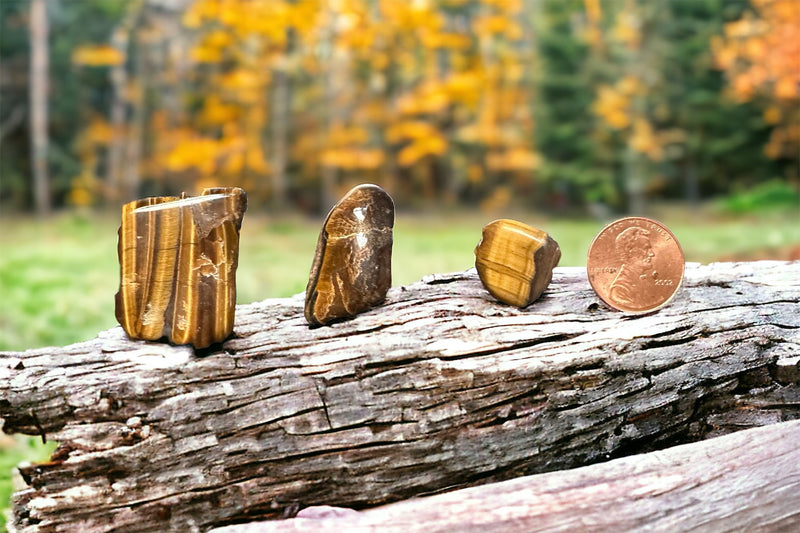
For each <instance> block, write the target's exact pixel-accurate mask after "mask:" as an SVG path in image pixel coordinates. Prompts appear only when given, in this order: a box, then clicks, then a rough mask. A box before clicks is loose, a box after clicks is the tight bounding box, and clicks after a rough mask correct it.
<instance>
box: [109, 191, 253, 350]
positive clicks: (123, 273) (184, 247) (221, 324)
mask: <svg viewBox="0 0 800 533" xmlns="http://www.w3.org/2000/svg"><path fill="white" fill-rule="evenodd" d="M246 209H247V195H246V194H245V192H244V191H243V190H242V189H239V188H214V189H205V190H204V191H203V192H202V194H201V195H200V196H195V197H187V196H186V195H185V194H183V195H181V196H180V197H175V196H164V197H156V198H144V199H141V200H135V201H133V202H130V203H128V204H125V205H124V206H123V207H122V223H121V225H120V228H119V245H118V254H119V264H120V287H119V292H118V293H117V295H116V315H117V321H118V322H119V323H120V325H121V326H122V327H123V329H124V330H125V332H126V333H127V334H128V336H129V337H130V338H133V339H144V340H158V339H161V338H166V339H167V340H168V341H169V342H171V343H173V344H191V345H192V346H194V347H195V348H206V347H208V346H210V345H211V344H214V343H217V342H222V341H223V340H225V339H226V338H227V337H228V336H229V335H230V334H231V333H232V332H233V318H234V308H235V304H236V266H237V264H238V260H239V229H240V228H241V226H242V218H243V217H244V212H245V210H246Z"/></svg>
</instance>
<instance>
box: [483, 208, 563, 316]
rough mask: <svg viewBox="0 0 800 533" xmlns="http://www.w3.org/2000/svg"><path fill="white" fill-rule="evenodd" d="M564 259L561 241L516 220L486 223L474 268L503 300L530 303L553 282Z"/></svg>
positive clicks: (494, 294) (491, 291) (485, 284)
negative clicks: (556, 270) (558, 266)
mask: <svg viewBox="0 0 800 533" xmlns="http://www.w3.org/2000/svg"><path fill="white" fill-rule="evenodd" d="M559 259H561V249H560V248H559V247H558V243H557V242H556V241H554V240H553V238H552V237H550V236H549V235H548V234H547V233H545V232H544V231H542V230H539V229H536V228H533V227H531V226H528V225H527V224H523V223H522V222H517V221H516V220H508V219H502V220H495V221H494V222H490V223H489V224H487V225H486V226H484V227H483V234H482V238H481V242H479V243H478V246H477V247H476V248H475V268H476V269H477V270H478V276H480V278H481V282H483V286H484V287H486V289H487V290H488V291H489V292H490V293H491V294H492V296H494V297H495V298H497V299H498V300H500V301H501V302H503V303H507V304H511V305H516V306H517V307H527V306H528V305H530V304H531V303H533V302H534V301H535V300H536V299H537V298H539V296H541V295H542V293H543V292H544V290H545V289H546V288H547V286H548V285H549V284H550V280H551V279H552V278H553V269H554V268H555V266H556V265H557V264H558V261H559Z"/></svg>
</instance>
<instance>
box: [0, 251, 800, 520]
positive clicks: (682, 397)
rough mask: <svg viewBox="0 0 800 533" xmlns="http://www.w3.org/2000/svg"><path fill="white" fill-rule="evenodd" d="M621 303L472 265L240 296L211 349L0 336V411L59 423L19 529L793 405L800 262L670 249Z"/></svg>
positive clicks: (341, 500)
mask: <svg viewBox="0 0 800 533" xmlns="http://www.w3.org/2000/svg"><path fill="white" fill-rule="evenodd" d="M684 283H685V285H684V287H683V288H682V289H681V291H680V292H679V294H678V295H677V297H676V299H675V300H674V301H673V302H672V303H671V304H670V305H669V306H668V307H666V308H664V309H661V310H660V311H658V312H657V313H655V314H651V315H646V316H636V317H631V316H625V315H622V314H621V313H618V312H613V311H610V310H608V309H606V308H605V307H603V306H602V304H601V303H600V302H599V300H598V299H597V298H596V296H595V295H594V293H593V292H592V291H591V289H590V288H589V284H588V281H587V279H586V274H585V270H584V269H580V268H557V269H556V270H555V272H554V275H553V282H552V284H551V285H550V287H549V289H548V290H547V291H546V292H545V294H544V295H543V297H542V298H541V299H540V300H538V301H537V302H536V303H535V304H534V305H532V306H530V307H529V308H527V309H524V310H520V309H517V308H514V307H510V306H506V305H502V304H499V303H497V302H496V301H494V300H493V298H492V297H491V296H489V294H488V293H487V292H486V291H485V290H484V289H483V288H482V286H481V284H480V282H479V280H478V278H477V275H476V274H475V272H474V271H473V270H470V271H467V272H465V273H458V274H446V275H434V276H430V277H427V278H426V279H423V280H422V281H421V282H418V283H415V284H412V285H409V286H405V287H398V288H395V289H392V290H391V291H390V292H389V295H388V297H387V301H386V304H385V305H384V306H382V307H379V308H376V309H373V310H372V311H369V312H367V313H365V314H363V315H359V316H358V317H356V318H355V319H353V320H350V321H347V322H342V323H339V324H336V325H334V326H331V327H323V328H309V327H308V325H307V324H306V322H305V320H304V318H303V299H302V297H301V296H298V297H294V298H291V299H279V300H265V301H263V302H258V303H253V304H250V305H244V306H240V307H238V309H237V317H236V324H235V327H234V335H235V338H232V339H230V340H228V341H227V342H225V343H224V344H223V345H222V346H221V347H219V348H218V349H210V350H206V351H203V352H198V353H195V352H193V351H192V350H191V349H190V348H186V347H174V346H168V345H163V344H156V343H149V342H145V341H130V340H128V339H127V338H126V337H125V336H124V334H123V333H122V330H121V329H120V328H114V329H111V330H109V331H106V332H104V333H102V334H100V335H99V336H98V337H97V338H96V339H94V340H91V341H88V342H84V343H80V344H75V345H71V346H67V347H64V348H49V349H41V350H31V351H28V352H23V353H0V417H2V418H3V419H5V431H7V432H25V433H29V434H41V435H42V436H43V438H44V437H45V435H46V437H47V438H49V439H53V440H57V441H59V442H60V443H61V445H60V447H59V448H58V449H57V450H56V452H55V454H54V455H53V457H52V460H51V461H50V462H48V463H46V464H43V465H32V466H27V467H22V468H21V469H20V470H21V473H22V474H23V477H24V478H25V480H26V482H27V483H28V485H29V488H27V489H25V490H22V491H20V492H19V493H17V494H16V495H15V497H14V526H15V527H16V528H17V530H18V531H37V532H44V531H109V530H118V531H123V530H125V531H154V530H164V529H171V530H180V531H187V530H206V529H209V528H211V527H214V526H220V525H225V524H230V523H236V522H244V521H248V520H254V519H257V518H275V517H281V516H284V514H291V513H292V512H294V511H295V510H296V509H298V508H300V507H305V506H311V505H320V504H327V505H337V506H345V507H355V508H365V507H369V506H373V505H378V504H382V503H386V502H391V501H396V500H400V499H404V498H408V497H411V496H414V495H421V494H425V493H432V492H440V491H444V490H447V489H451V488H460V487H466V486H471V485H477V484H482V483H488V482H492V481H498V480H503V479H508V478H513V477H518V476H521V475H528V474H535V473H541V472H548V471H553V470H558V469H564V468H572V467H577V466H582V465H586V464H589V463H594V462H599V461H603V460H606V459H610V458H615V457H619V456H624V455H629V454H632V453H639V452H646V451H650V450H655V449H660V448H665V447H668V446H672V445H675V444H679V443H683V442H690V441H696V440H702V439H704V438H706V437H709V436H716V435H722V434H725V433H728V432H730V431H733V430H735V429H743V428H747V427H754V426H760V425H766V424H771V423H777V422H781V421H785V420H790V419H793V418H798V417H800V371H799V370H798V360H800V303H798V301H800V262H793V263H786V262H759V263H727V264H714V265H709V266H700V265H688V267H687V270H686V277H685V282H684Z"/></svg>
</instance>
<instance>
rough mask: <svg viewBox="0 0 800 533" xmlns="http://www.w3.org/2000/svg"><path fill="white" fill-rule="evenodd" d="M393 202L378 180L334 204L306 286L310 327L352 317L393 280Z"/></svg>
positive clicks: (380, 298)
mask: <svg viewBox="0 0 800 533" xmlns="http://www.w3.org/2000/svg"><path fill="white" fill-rule="evenodd" d="M393 226H394V202H393V201H392V198H391V197H390V196H389V195H388V194H387V193H386V191H384V190H383V189H381V188H380V187H378V186H377V185H369V184H366V185H359V186H358V187H355V188H353V189H351V190H350V192H348V193H347V194H346V195H345V196H344V197H343V198H342V199H341V200H340V201H339V203H337V204H336V205H335V206H334V207H333V209H331V211H330V213H328V218H326V219H325V224H324V225H323V227H322V231H321V232H320V234H319V240H318V241H317V250H316V253H315V255H314V263H313V265H312V266H311V275H310V276H309V279H308V286H307V287H306V305H305V316H306V320H307V321H308V323H309V324H311V325H312V326H318V325H324V324H329V323H330V322H333V321H336V320H339V319H342V318H348V317H351V316H355V315H357V314H358V313H361V312H363V311H366V310H368V309H370V308H372V307H374V306H376V305H378V304H380V303H381V302H383V300H384V299H385V298H386V291H388V290H389V287H390V286H391V285H392V227H393Z"/></svg>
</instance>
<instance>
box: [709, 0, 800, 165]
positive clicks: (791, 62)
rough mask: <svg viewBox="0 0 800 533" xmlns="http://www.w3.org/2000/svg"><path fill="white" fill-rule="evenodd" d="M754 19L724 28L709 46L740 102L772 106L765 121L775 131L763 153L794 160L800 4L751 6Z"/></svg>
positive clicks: (760, 0)
mask: <svg viewBox="0 0 800 533" xmlns="http://www.w3.org/2000/svg"><path fill="white" fill-rule="evenodd" d="M752 4H753V7H754V8H755V14H753V13H749V12H748V13H747V14H745V16H744V17H742V18H741V19H740V20H737V21H734V22H730V23H728V24H726V25H725V31H724V35H723V36H722V37H715V38H713V39H712V40H711V52H712V54H713V56H714V62H715V64H716V66H717V67H718V68H719V69H721V70H724V71H725V73H726V75H727V77H728V80H729V83H730V86H731V88H732V91H733V97H734V98H736V99H738V100H740V101H747V100H751V99H753V98H755V97H756V95H762V96H764V97H766V98H767V99H768V100H770V101H772V102H773V103H772V104H771V105H770V106H769V107H768V108H767V109H766V110H765V112H764V120H765V121H766V122H767V123H768V124H771V125H773V126H774V127H775V129H774V130H773V132H772V135H771V137H770V140H769V143H768V144H767V146H766V147H765V148H764V152H765V153H766V155H767V156H768V157H771V158H778V157H781V156H783V155H787V156H789V157H795V156H796V155H797V147H798V146H799V145H800V138H798V137H800V135H798V134H796V131H795V130H797V129H800V126H797V124H798V121H800V105H798V104H800V2H797V0H753V1H752Z"/></svg>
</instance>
